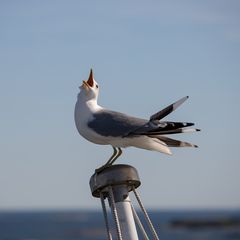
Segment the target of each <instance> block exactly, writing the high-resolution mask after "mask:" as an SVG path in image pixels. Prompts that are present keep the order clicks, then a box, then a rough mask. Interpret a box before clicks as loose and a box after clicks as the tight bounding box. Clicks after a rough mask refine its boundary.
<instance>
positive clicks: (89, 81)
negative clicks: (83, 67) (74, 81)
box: [82, 69, 94, 88]
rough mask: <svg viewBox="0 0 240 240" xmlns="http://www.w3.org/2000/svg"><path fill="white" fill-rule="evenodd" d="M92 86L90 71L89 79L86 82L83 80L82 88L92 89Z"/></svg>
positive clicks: (91, 73) (91, 72) (91, 71)
mask: <svg viewBox="0 0 240 240" xmlns="http://www.w3.org/2000/svg"><path fill="white" fill-rule="evenodd" d="M93 84H94V79H93V70H92V69H91V70H90V74H89V78H88V80H87V81H85V80H83V85H82V86H84V87H87V88H90V87H93Z"/></svg>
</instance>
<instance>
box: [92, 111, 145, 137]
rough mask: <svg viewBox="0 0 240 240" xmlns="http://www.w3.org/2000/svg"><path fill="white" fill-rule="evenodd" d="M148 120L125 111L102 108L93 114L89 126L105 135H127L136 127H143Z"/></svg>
mask: <svg viewBox="0 0 240 240" xmlns="http://www.w3.org/2000/svg"><path fill="white" fill-rule="evenodd" d="M147 122H148V121H147V120H144V119H140V118H135V117H131V116H128V115H126V114H123V113H119V112H114V111H109V110H102V111H100V112H98V113H95V114H94V115H93V119H92V120H91V121H90V122H89V123H88V127H89V128H91V129H92V130H94V131H95V132H97V133H98V134H100V135H102V136H105V137H108V136H112V137H125V136H127V135H129V133H130V132H133V131H134V130H135V129H138V128H141V127H143V126H144V125H145V124H146V123H147Z"/></svg>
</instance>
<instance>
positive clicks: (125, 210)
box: [90, 164, 141, 240]
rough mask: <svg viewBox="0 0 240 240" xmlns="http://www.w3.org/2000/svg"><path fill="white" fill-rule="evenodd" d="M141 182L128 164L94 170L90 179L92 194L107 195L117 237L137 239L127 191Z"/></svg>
mask: <svg viewBox="0 0 240 240" xmlns="http://www.w3.org/2000/svg"><path fill="white" fill-rule="evenodd" d="M140 184H141V182H140V180H139V177H138V173H137V170H136V169H135V168H134V167H132V166H129V165H123V164H119V165H112V166H110V167H108V168H105V169H103V170H102V171H101V172H96V173H95V174H94V175H93V176H92V177H91V179H90V187H91V191H92V195H93V196H94V197H97V198H100V196H101V194H103V193H104V195H105V196H107V197H108V200H109V203H110V207H111V210H112V213H113V216H114V221H115V225H116V229H117V236H118V239H123V240H138V235H137V230H136V226H135V222H134V217H133V212H132V207H131V201H130V198H129V194H128V192H130V191H132V189H133V188H137V187H139V186H140Z"/></svg>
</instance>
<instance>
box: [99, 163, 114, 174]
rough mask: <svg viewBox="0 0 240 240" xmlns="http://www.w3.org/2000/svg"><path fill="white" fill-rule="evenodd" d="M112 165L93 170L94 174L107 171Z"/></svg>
mask: <svg viewBox="0 0 240 240" xmlns="http://www.w3.org/2000/svg"><path fill="white" fill-rule="evenodd" d="M111 165H112V164H104V165H103V166H101V167H99V168H97V169H95V173H96V174H99V173H101V172H103V171H104V170H105V169H107V168H108V167H110V166H111Z"/></svg>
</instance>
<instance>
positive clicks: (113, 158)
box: [95, 147, 122, 173]
mask: <svg viewBox="0 0 240 240" xmlns="http://www.w3.org/2000/svg"><path fill="white" fill-rule="evenodd" d="M112 148H113V154H112V156H111V157H110V158H109V160H108V161H107V162H106V163H105V164H104V165H103V166H101V167H100V168H97V169H96V170H95V172H96V173H99V172H101V171H103V170H104V169H105V168H107V167H109V166H111V165H113V163H114V162H115V161H116V160H117V158H118V157H120V155H121V154H122V149H121V148H120V147H117V148H116V147H112Z"/></svg>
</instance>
